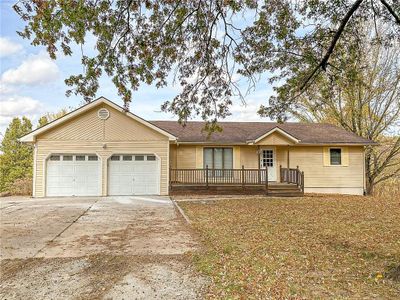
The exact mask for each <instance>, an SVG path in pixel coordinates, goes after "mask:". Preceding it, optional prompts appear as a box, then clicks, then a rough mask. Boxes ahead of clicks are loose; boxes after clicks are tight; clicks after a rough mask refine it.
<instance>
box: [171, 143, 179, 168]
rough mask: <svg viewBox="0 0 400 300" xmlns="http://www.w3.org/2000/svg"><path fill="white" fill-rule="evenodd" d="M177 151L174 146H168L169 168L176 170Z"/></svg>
mask: <svg viewBox="0 0 400 300" xmlns="http://www.w3.org/2000/svg"><path fill="white" fill-rule="evenodd" d="M177 158H178V151H177V145H176V144H170V145H169V165H170V167H171V168H174V169H176V166H177Z"/></svg>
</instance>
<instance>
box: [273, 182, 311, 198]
mask: <svg viewBox="0 0 400 300" xmlns="http://www.w3.org/2000/svg"><path fill="white" fill-rule="evenodd" d="M303 195H304V193H303V191H302V190H301V188H300V187H298V186H297V185H296V184H292V183H270V184H269V185H268V196H273V197H302V196H303Z"/></svg>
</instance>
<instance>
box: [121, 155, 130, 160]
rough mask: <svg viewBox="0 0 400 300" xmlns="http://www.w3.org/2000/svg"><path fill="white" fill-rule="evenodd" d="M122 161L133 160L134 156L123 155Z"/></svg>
mask: <svg viewBox="0 0 400 300" xmlns="http://www.w3.org/2000/svg"><path fill="white" fill-rule="evenodd" d="M122 160H132V155H123V156H122Z"/></svg>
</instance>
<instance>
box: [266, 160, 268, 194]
mask: <svg viewBox="0 0 400 300" xmlns="http://www.w3.org/2000/svg"><path fill="white" fill-rule="evenodd" d="M265 193H266V194H267V195H268V167H267V166H265Z"/></svg>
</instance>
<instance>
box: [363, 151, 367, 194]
mask: <svg viewBox="0 0 400 300" xmlns="http://www.w3.org/2000/svg"><path fill="white" fill-rule="evenodd" d="M365 148H366V147H365V146H364V147H363V164H362V165H363V194H364V196H366V194H367V191H366V189H367V182H366V181H367V177H366V176H365V164H366V161H365Z"/></svg>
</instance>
